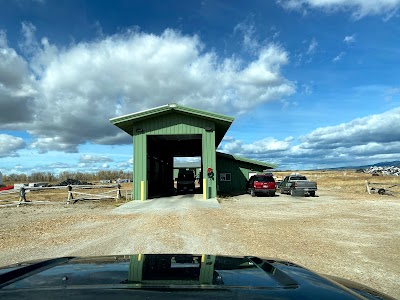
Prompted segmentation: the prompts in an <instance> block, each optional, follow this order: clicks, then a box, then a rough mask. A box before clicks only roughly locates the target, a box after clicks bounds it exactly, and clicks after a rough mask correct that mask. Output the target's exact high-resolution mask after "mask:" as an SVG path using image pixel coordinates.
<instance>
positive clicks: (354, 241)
mask: <svg viewBox="0 0 400 300" xmlns="http://www.w3.org/2000/svg"><path fill="white" fill-rule="evenodd" d="M302 173H303V174H305V175H307V176H308V177H309V179H310V180H315V181H317V182H318V188H319V189H318V192H317V196H318V197H291V196H290V195H280V194H279V193H278V194H277V195H276V197H251V196H250V195H248V194H244V195H239V196H235V197H226V198H221V199H219V203H220V204H219V205H220V207H219V208H207V207H205V208H202V207H200V206H201V204H204V203H206V202H205V201H203V200H201V197H199V198H200V200H195V199H194V197H190V195H189V196H188V197H186V199H184V198H185V195H179V196H175V197H171V198H166V199H164V200H163V199H156V200H150V201H144V202H141V201H135V202H136V203H133V202H130V203H129V205H130V204H135V205H136V204H138V210H135V211H133V212H128V213H126V214H120V213H118V214H117V213H116V212H115V209H125V206H121V205H122V204H125V201H126V200H125V199H121V200H119V201H115V200H114V199H109V200H101V201H79V202H77V203H75V204H70V205H65V201H66V198H67V189H66V188H63V189H61V190H57V191H53V194H52V195H49V193H48V191H46V193H47V194H46V193H45V191H43V192H30V193H28V194H27V199H28V200H33V203H35V201H43V200H47V201H49V202H45V203H46V205H42V204H41V205H35V204H33V205H32V204H30V205H22V206H20V207H16V206H15V205H14V206H9V207H2V208H0V266H1V265H6V264H10V263H15V262H21V261H24V260H29V259H40V258H50V257H58V256H74V255H79V256H92V255H109V254H130V253H189V252H190V253H193V252H195V253H216V254H223V255H256V256H260V257H279V258H282V259H288V260H291V261H294V262H296V263H299V264H303V265H305V266H307V267H309V268H311V269H312V270H315V271H317V272H321V273H325V274H331V275H335V276H340V277H344V278H347V279H350V280H355V281H358V282H361V283H364V284H367V285H369V286H371V287H373V288H376V289H378V290H381V291H383V292H386V293H388V294H390V295H392V296H394V297H397V298H400V287H399V284H398V278H400V273H399V270H400V256H399V254H398V253H399V251H398V249H400V234H399V231H398V228H400V197H399V193H398V189H397V193H396V194H395V196H389V195H379V194H372V195H369V194H367V193H366V192H365V181H366V180H368V181H373V182H380V183H381V184H382V185H383V184H392V185H393V184H400V178H399V177H383V176H382V177H375V176H372V175H369V174H360V173H355V172H353V171H329V172H323V171H316V172H314V171H307V172H302ZM288 174H290V172H281V173H276V174H275V175H277V176H278V177H279V176H282V175H288ZM131 187H132V184H131V183H126V184H123V186H122V188H123V189H130V188H131ZM113 189H114V188H110V189H104V190H103V191H107V190H109V191H110V190H113ZM393 191H395V189H393ZM86 192H88V193H99V192H102V190H98V189H92V190H87V191H86ZM122 195H124V193H122ZM191 196H193V195H191ZM195 196H201V195H195ZM5 198H6V197H4V196H1V197H0V200H1V199H5ZM181 198H182V199H181ZM214 202H215V203H216V204H217V205H218V203H217V202H216V201H215V200H214ZM3 203H4V202H3ZM0 204H1V203H0ZM51 204H53V205H51ZM196 205H197V206H196ZM117 206H121V207H118V208H117ZM159 207H160V208H159Z"/></svg>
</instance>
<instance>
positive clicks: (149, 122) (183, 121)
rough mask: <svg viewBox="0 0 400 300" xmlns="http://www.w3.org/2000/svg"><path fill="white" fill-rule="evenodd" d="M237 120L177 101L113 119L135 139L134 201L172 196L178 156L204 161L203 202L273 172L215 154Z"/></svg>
mask: <svg viewBox="0 0 400 300" xmlns="http://www.w3.org/2000/svg"><path fill="white" fill-rule="evenodd" d="M233 120H234V118H232V117H228V116H225V115H220V114H216V113H212V112H208V111H204V110H199V109H194V108H189V107H185V106H181V105H177V104H174V103H173V104H167V105H163V106H160V107H156V108H153V109H149V110H145V111H141V112H137V113H133V114H129V115H125V116H121V117H116V118H113V119H110V122H111V123H112V124H114V125H116V126H117V127H119V128H121V129H122V130H124V131H125V132H127V133H128V134H130V135H131V136H132V137H133V148H134V151H133V193H132V199H134V200H146V199H148V198H152V197H154V196H157V195H165V194H168V193H169V192H170V191H171V190H172V189H173V188H174V173H173V169H174V167H173V161H174V157H200V158H201V164H200V165H201V168H202V170H203V171H202V172H201V174H202V175H201V177H202V181H201V183H202V193H203V199H209V198H215V197H216V195H217V189H218V191H219V192H221V193H227V192H230V191H232V192H233V191H234V192H238V191H240V190H243V191H244V187H245V180H246V179H248V176H249V174H251V173H252V172H262V171H263V170H265V169H271V168H274V167H275V166H274V165H272V164H267V163H263V162H258V161H254V160H248V159H244V158H240V157H236V156H232V155H228V154H224V153H217V152H216V148H217V147H218V145H219V144H220V143H221V141H222V139H223V137H224V136H225V133H226V132H227V131H228V129H229V127H230V126H231V124H232V122H233ZM208 171H211V172H208Z"/></svg>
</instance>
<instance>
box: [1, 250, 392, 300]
mask: <svg viewBox="0 0 400 300" xmlns="http://www.w3.org/2000/svg"><path fill="white" fill-rule="evenodd" d="M0 298H1V299H40V300H41V299H136V300H139V299H169V300H171V299H174V300H175V299H248V300H250V299H276V300H278V299H286V300H292V299H326V300H332V299H348V300H350V299H353V300H356V299H360V300H361V299H364V300H365V299H370V300H395V299H394V298H392V297H390V296H388V295H385V294H383V293H381V292H379V291H376V290H374V289H372V288H371V287H368V286H365V285H362V284H360V283H357V282H353V281H350V280H346V279H344V278H339V277H333V276H329V275H322V274H318V273H316V272H313V271H311V270H309V269H307V268H305V267H302V266H300V265H297V264H295V263H293V262H289V261H286V260H281V259H272V258H259V257H255V256H235V257H230V256H215V255H208V254H203V255H196V254H193V255H192V254H133V255H113V256H104V257H102V256H100V257H58V258H53V259H47V260H37V261H31V262H29V261H28V262H24V263H18V264H14V265H10V266H5V267H1V268H0Z"/></svg>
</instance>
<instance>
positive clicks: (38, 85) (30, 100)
mask: <svg viewBox="0 0 400 300" xmlns="http://www.w3.org/2000/svg"><path fill="white" fill-rule="evenodd" d="M35 32H36V28H35V26H34V25H33V24H30V23H24V24H23V29H22V33H23V36H24V37H25V40H24V42H21V49H22V51H24V52H25V53H27V54H29V55H28V57H29V59H28V60H27V59H26V58H24V57H26V56H22V55H20V54H18V52H17V51H16V50H15V49H12V48H10V47H8V45H7V40H6V35H5V32H4V31H3V32H2V33H1V34H0V104H6V105H8V107H10V109H9V110H1V111H0V121H1V122H0V129H23V130H28V132H29V133H30V134H31V136H32V137H33V138H34V141H33V143H32V145H31V146H32V147H33V148H35V149H37V150H38V151H39V152H41V153H43V152H47V151H51V150H57V151H64V152H77V146H78V145H80V144H84V143H87V142H91V143H97V144H121V143H131V138H130V137H129V136H128V135H127V134H126V133H124V132H122V131H121V130H119V129H117V128H116V127H115V126H113V125H111V124H110V123H109V121H108V120H109V119H110V118H112V117H116V116H119V115H123V114H128V113H132V112H136V111H140V110H143V109H148V108H152V107H156V106H160V105H164V104H166V103H170V102H177V103H179V104H182V105H187V106H191V107H197V108H200V109H207V110H210V111H216V112H219V113H226V114H233V115H236V114H240V113H244V112H246V111H247V110H249V109H250V108H251V107H257V105H258V104H262V103H266V102H268V101H276V100H278V101H279V100H281V99H282V98H285V97H288V96H290V95H292V94H293V93H295V91H296V85H295V83H294V82H292V81H290V80H288V79H286V78H285V77H284V76H283V75H282V72H281V69H282V68H283V67H284V66H285V65H287V64H288V63H289V58H288V53H287V52H286V50H285V49H284V48H282V47H280V46H278V45H276V44H273V43H270V44H267V45H265V46H263V47H259V49H258V50H257V52H256V53H255V56H254V57H255V58H254V60H253V61H250V62H244V61H242V60H241V59H240V58H238V57H221V56H219V55H218V54H217V53H215V52H213V51H207V50H206V47H205V45H204V44H203V43H202V42H201V41H200V39H199V37H197V36H188V35H183V34H181V33H179V32H177V31H174V30H170V29H167V30H165V31H164V32H163V33H162V34H160V35H155V34H147V33H142V32H139V31H137V30H128V31H127V32H125V33H122V34H116V35H113V36H105V37H103V38H102V39H99V40H95V41H91V42H81V43H78V44H72V45H70V46H68V47H66V48H62V49H60V48H58V47H57V46H55V45H53V44H51V42H50V41H49V40H48V39H47V38H45V37H43V38H41V39H40V42H37V38H36V37H35V34H36V33H35ZM249 103H251V104H252V105H249ZM3 107H4V105H3ZM6 107H7V106H6Z"/></svg>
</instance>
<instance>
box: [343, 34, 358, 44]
mask: <svg viewBox="0 0 400 300" xmlns="http://www.w3.org/2000/svg"><path fill="white" fill-rule="evenodd" d="M355 41H356V38H355V36H354V35H346V36H345V37H344V39H343V42H345V43H347V44H350V43H354V42H355Z"/></svg>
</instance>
